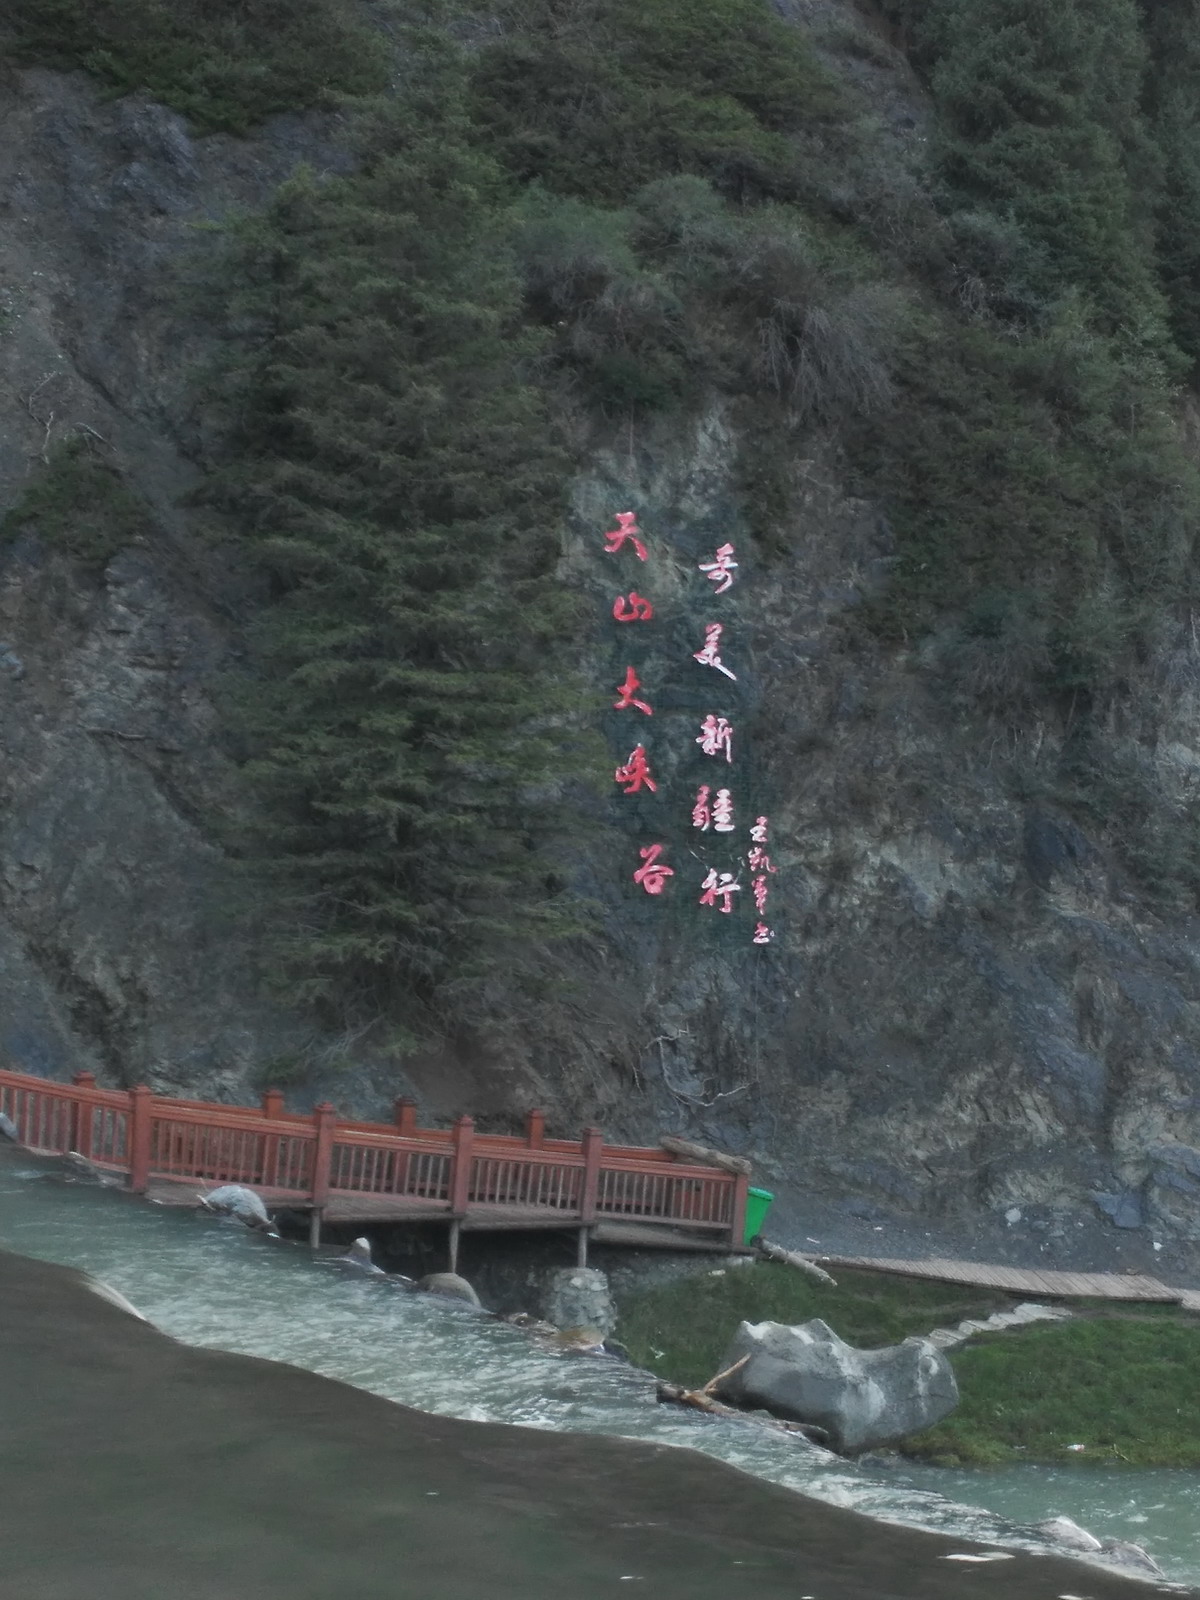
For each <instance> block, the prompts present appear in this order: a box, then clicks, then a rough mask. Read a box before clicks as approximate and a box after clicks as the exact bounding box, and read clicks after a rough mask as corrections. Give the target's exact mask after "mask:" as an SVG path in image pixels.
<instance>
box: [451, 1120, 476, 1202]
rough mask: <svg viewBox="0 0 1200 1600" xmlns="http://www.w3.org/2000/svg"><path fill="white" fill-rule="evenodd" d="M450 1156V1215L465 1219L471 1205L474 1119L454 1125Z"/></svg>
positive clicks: (460, 1121)
mask: <svg viewBox="0 0 1200 1600" xmlns="http://www.w3.org/2000/svg"><path fill="white" fill-rule="evenodd" d="M450 1149H451V1155H450V1214H451V1215H452V1216H455V1217H465V1216H466V1214H467V1207H468V1206H469V1205H470V1203H471V1163H472V1161H473V1160H474V1156H475V1118H474V1117H459V1119H458V1121H457V1122H456V1123H455V1124H454V1132H453V1137H452V1139H451V1146H450Z"/></svg>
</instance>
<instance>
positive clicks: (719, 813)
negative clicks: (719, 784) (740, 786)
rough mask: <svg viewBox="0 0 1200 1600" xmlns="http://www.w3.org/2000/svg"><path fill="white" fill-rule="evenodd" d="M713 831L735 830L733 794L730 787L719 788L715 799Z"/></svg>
mask: <svg viewBox="0 0 1200 1600" xmlns="http://www.w3.org/2000/svg"><path fill="white" fill-rule="evenodd" d="M712 816H713V832H714V833H732V832H733V796H732V795H731V794H730V792H729V790H728V789H718V790H717V797H716V799H715V800H714V801H713V808H712Z"/></svg>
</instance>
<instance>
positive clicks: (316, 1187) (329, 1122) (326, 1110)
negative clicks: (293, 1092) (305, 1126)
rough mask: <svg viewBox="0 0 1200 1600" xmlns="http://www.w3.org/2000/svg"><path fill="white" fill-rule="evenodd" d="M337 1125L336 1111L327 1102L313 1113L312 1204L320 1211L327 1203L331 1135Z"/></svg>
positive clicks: (323, 1101)
mask: <svg viewBox="0 0 1200 1600" xmlns="http://www.w3.org/2000/svg"><path fill="white" fill-rule="evenodd" d="M336 1124H337V1111H336V1109H335V1108H334V1107H333V1106H331V1105H330V1103H329V1101H328V1100H322V1102H321V1104H320V1105H319V1106H317V1107H316V1108H315V1109H314V1111H313V1126H314V1127H315V1128H316V1130H317V1142H316V1145H315V1146H314V1148H313V1169H312V1203H313V1210H314V1211H320V1210H321V1209H322V1208H323V1207H324V1206H325V1205H326V1204H327V1203H328V1201H329V1175H330V1167H331V1165H332V1163H333V1134H334V1128H335V1126H336Z"/></svg>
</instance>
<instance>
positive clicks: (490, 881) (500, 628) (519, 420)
mask: <svg viewBox="0 0 1200 1600" xmlns="http://www.w3.org/2000/svg"><path fill="white" fill-rule="evenodd" d="M435 96H436V98H435ZM500 198H501V193H500V189H499V179H498V175H497V172H496V170H495V168H494V166H493V165H492V164H491V163H490V162H489V161H488V159H487V158H486V157H484V156H481V155H480V154H479V153H478V152H477V151H473V150H472V149H470V148H469V147H468V145H467V143H466V141H465V140H464V139H463V138H462V128H461V124H460V123H459V122H458V120H457V118H456V115H455V100H454V97H453V94H452V93H451V92H450V91H448V90H447V88H446V85H445V84H444V83H443V84H442V85H441V86H440V87H439V88H437V89H435V88H434V86H432V85H431V86H430V94H429V96H428V97H427V98H426V99H425V100H424V101H419V100H417V99H412V100H409V101H408V102H407V103H406V108H405V109H403V110H400V109H397V108H395V107H393V108H392V109H391V110H389V111H380V113H379V114H378V116H377V117H376V118H375V119H374V120H373V121H372V122H371V124H370V130H369V135H368V137H367V140H366V148H365V149H364V151H363V166H362V167H361V169H360V170H359V171H358V172H357V173H356V174H355V175H354V176H352V177H349V178H344V179H338V180H334V181H327V182H323V183H322V182H318V181H316V180H315V179H314V178H312V177H311V176H309V177H299V178H297V179H296V180H294V181H293V182H291V183H290V184H288V185H287V186H286V187H285V189H284V190H283V191H282V192H281V193H280V195H279V197H278V199H277V201H276V203H275V205H274V206H273V208H272V210H271V212H270V214H269V216H268V217H267V218H266V219H265V221H264V222H262V223H260V224H258V225H257V226H256V227H254V228H253V229H251V230H250V231H249V232H248V233H247V234H246V236H245V237H244V239H243V242H242V260H243V264H244V265H243V270H244V272H245V273H246V274H248V278H247V281H248V282H249V283H250V284H251V285H252V287H251V289H250V292H249V293H248V294H244V295H243V296H242V298H241V301H240V312H239V315H240V316H241V317H242V319H243V323H242V325H243V326H244V325H245V323H244V319H245V318H246V317H247V315H249V316H250V318H251V319H252V324H253V325H254V326H257V327H258V329H259V330H260V331H259V338H258V346H257V349H256V350H255V353H254V355H253V357H252V359H251V360H250V362H249V363H248V365H247V367H246V370H245V372H244V374H243V394H244V401H243V409H242V414H241V416H240V419H239V422H238V426H237V428H236V431H235V435H234V438H233V441H232V444H233V459H232V461H231V463H230V465H229V467H228V469H227V471H226V473H225V475H224V487H223V489H222V491H221V498H222V499H223V502H224V506H225V509H226V511H227V513H228V514H229V515H230V517H231V518H232V519H233V522H234V525H235V526H236V528H237V529H238V530H239V532H240V534H241V536H242V537H243V538H244V539H246V540H247V541H248V542H249V545H250V547H251V549H252V551H253V552H254V555H255V557H256V559H257V560H258V561H259V562H260V563H261V564H262V566H263V567H264V569H265V570H266V571H267V573H268V574H269V575H270V579H271V583H272V593H273V600H272V603H271V604H270V606H269V607H268V608H267V611H266V614H265V615H264V617H263V620H262V622H261V625H260V627H259V629H258V635H257V643H258V650H259V657H258V676H257V678H256V680H255V681H254V682H253V683H252V684H251V685H250V689H249V692H248V693H247V694H246V696H245V701H246V708H247V709H246V715H245V727H246V733H247V736H248V737H249V739H250V740H251V741H252V744H253V747H254V750H255V754H254V757H253V760H252V761H251V763H250V766H249V771H250V773H251V775H252V776H253V778H254V779H255V781H256V783H257V786H258V790H259V797H260V802H261V808H262V814H263V816H264V817H265V819H266V832H267V837H266V839H265V840H264V842H263V848H262V850H261V852H260V854H261V856H262V858H263V859H264V861H266V862H267V864H269V866H270V867H271V868H272V869H273V871H274V873H275V875H276V877H277V879H278V881H279V884H280V886H281V889H282V892H283V894H284V897H285V903H286V904H287V905H288V907H289V910H290V914H291V916H292V917H293V918H294V932H293V934H292V936H291V937H290V938H289V940H288V948H287V950H286V952H285V956H286V960H287V965H288V968H289V970H290V971H291V972H292V973H293V975H294V976H295V979H296V984H297V989H298V992H299V993H300V994H302V995H304V996H306V997H308V998H310V999H316V1000H320V1001H325V1002H332V1003H336V1004H337V1005H338V1007H339V1008H340V1009H342V1010H346V1009H347V1008H350V1009H353V1008H354V1007H356V1006H357V1007H359V1008H361V1007H362V1006H363V1005H364V1004H365V1005H366V1006H368V1007H369V1008H374V1009H375V1010H376V1011H378V1010H382V1011H384V1012H385V1013H387V1014H389V1015H391V1016H392V1017H393V1018H395V1017H396V1016H397V1015H398V1014H399V1013H401V1012H405V1013H407V1014H408V1015H409V1017H410V1018H411V1017H412V1015H413V1014H414V1012H419V1013H422V1014H423V1015H424V1016H425V1018H426V1019H427V1020H428V1019H430V1018H432V1017H434V1016H435V1015H436V1014H439V1013H440V1014H442V1015H445V1014H447V1013H448V1012H449V1011H450V1010H451V1009H453V1011H454V1013H455V1015H456V1017H457V1018H459V1019H460V1020H463V1019H468V1018H469V1017H470V1016H471V1004H472V999H473V997H477V994H478V987H477V986H478V983H479V981H480V979H481V978H482V976H483V975H484V974H485V973H487V972H489V971H491V970H493V969H494V968H495V967H496V966H497V965H499V966H501V967H505V966H506V965H507V970H508V971H509V972H510V973H512V972H514V971H515V970H516V969H518V968H519V967H520V966H521V965H522V964H524V965H525V966H527V967H528V966H529V965H530V964H531V961H525V962H524V963H523V962H522V959H521V958H522V955H523V954H524V955H526V956H530V957H531V959H532V958H533V957H535V956H536V951H537V948H538V945H539V943H540V942H541V941H543V940H544V939H545V938H547V937H550V936H552V935H554V934H556V933H561V932H562V931H564V930H565V929H566V928H568V927H570V926H571V917H570V913H569V911H568V909H567V906H566V901H565V899H564V895H563V892H562V887H561V884H560V882H559V881H558V878H557V876H556V874H555V872H554V871H553V869H552V867H551V866H550V864H549V863H548V860H547V857H546V855H545V853H544V846H545V845H546V844H547V842H548V841H549V839H550V838H551V836H552V835H553V830H554V808H553V804H552V802H553V798H554V796H555V794H556V793H557V792H559V791H560V790H561V787H562V784H563V782H564V780H565V779H566V778H568V777H569V776H570V774H571V771H572V756H571V752H570V746H571V745H572V742H573V738H572V737H570V736H568V735H566V734H564V733H563V731H562V728H563V726H564V720H563V716H562V714H563V713H564V712H566V711H569V710H570V709H571V708H572V706H575V705H576V704H577V702H578V691H575V690H573V688H572V681H571V679H570V677H569V675H564V674H563V673H562V672H561V671H559V670H558V669H557V668H556V666H555V664H554V662H553V659H552V657H551V655H550V651H551V648H552V646H553V645H554V643H555V642H556V641H558V640H560V639H561V638H562V637H563V635H564V632H565V630H566V628H567V626H568V623H569V613H568V611H567V609H566V606H565V603H564V599H563V594H562V591H561V589H560V588H559V586H558V584H557V583H556V581H555V576H554V567H555V561H556V556H557V553H558V526H559V523H560V519H561V515H562V510H563V485H564V483H565V480H566V473H565V470H564V463H563V461H562V459H561V458H560V455H559V453H558V452H557V450H556V449H555V448H554V446H553V445H552V443H551V442H550V440H551V435H552V429H551V426H550V422H549V419H548V417H547V415H546V411H545V407H544V403H543V400H542V398H541V395H540V392H539V391H538V389H537V388H536V387H535V386H533V385H531V384H530V383H529V382H528V381H526V379H527V371H526V369H527V368H528V365H529V363H531V362H532V361H534V360H535V359H536V357H537V354H538V346H537V343H536V342H535V340H534V338H533V337H532V336H531V335H530V334H529V333H528V332H526V331H524V330H523V328H522V326H521V323H520V295H519V290H518V286H517V284H516V281H515V278H514V274H513V271H512V268H511V266H510V263H509V260H508V253H507V251H506V249H505V247H504V238H503V234H502V231H501V226H500V221H499V207H498V202H499V200H500ZM565 725H566V726H567V727H568V728H569V725H570V719H569V718H568V719H566V723H565ZM564 746H565V748H564Z"/></svg>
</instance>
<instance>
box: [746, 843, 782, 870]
mask: <svg viewBox="0 0 1200 1600" xmlns="http://www.w3.org/2000/svg"><path fill="white" fill-rule="evenodd" d="M746 860H747V861H748V862H749V864H750V870H751V872H778V871H779V868H778V867H776V866H775V864H774V863H773V862H772V860H771V858H770V856H769V855H768V854H767V852H766V851H765V850H764V849H763V847H762V845H760V844H756V845H751V847H750V854H749V855H748V856H747V857H746Z"/></svg>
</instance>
